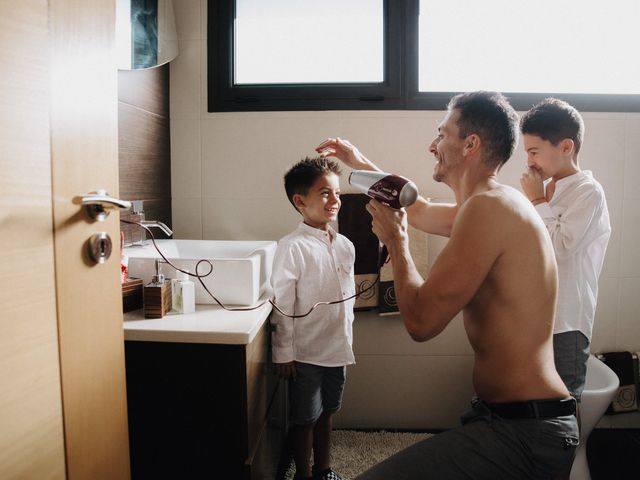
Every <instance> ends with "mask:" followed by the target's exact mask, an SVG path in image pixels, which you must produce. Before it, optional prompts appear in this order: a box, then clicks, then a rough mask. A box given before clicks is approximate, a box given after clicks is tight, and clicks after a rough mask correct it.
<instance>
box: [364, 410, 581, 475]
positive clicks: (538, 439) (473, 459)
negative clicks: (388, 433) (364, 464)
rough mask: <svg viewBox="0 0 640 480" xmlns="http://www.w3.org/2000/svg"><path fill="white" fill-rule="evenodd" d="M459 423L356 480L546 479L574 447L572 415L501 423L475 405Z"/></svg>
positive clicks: (575, 431) (569, 457)
mask: <svg viewBox="0 0 640 480" xmlns="http://www.w3.org/2000/svg"><path fill="white" fill-rule="evenodd" d="M462 424H463V426H462V427H460V428H456V429H453V430H448V431H446V432H444V433H439V434H437V435H435V436H434V437H432V438H429V439H427V440H423V441H421V442H418V443H416V444H415V445H413V446H411V447H408V448H406V449H404V450H402V451H401V452H399V453H396V454H395V455H393V456H391V457H389V458H388V459H386V460H385V461H383V462H382V463H379V464H378V465H376V466H374V467H372V468H371V469H369V470H367V471H366V472H365V473H363V474H362V475H360V476H358V477H357V480H383V479H385V480H388V479H391V478H392V479H394V480H418V479H419V480H423V479H437V480H443V479H446V480H457V479H466V480H469V479H486V480H498V479H515V480H522V479H549V478H553V477H554V476H555V474H556V473H557V472H558V471H560V470H561V469H562V468H563V467H565V466H566V465H567V464H568V463H569V461H571V460H572V459H573V456H574V453H575V450H576V448H577V445H578V424H577V422H576V417H575V416H574V415H569V416H562V417H554V418H546V419H504V418H502V417H500V416H498V415H495V414H493V413H491V411H489V410H488V408H487V407H486V405H485V404H484V403H483V402H474V403H472V410H471V411H470V412H468V413H466V414H465V415H464V416H463V417H462Z"/></svg>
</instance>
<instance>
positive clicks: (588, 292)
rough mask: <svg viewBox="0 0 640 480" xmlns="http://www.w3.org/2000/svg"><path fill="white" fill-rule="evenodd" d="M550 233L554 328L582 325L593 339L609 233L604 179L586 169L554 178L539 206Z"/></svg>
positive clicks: (561, 330)
mask: <svg viewBox="0 0 640 480" xmlns="http://www.w3.org/2000/svg"><path fill="white" fill-rule="evenodd" d="M536 210H537V211H538V213H539V214H540V216H541V217H542V219H543V221H544V223H545V225H546V226H547V230H548V231H549V234H550V236H551V240H552V242H553V247H554V249H555V253H556V261H557V262H558V303H557V307H556V319H555V325H554V330H553V331H554V333H562V332H568V331H572V330H579V331H581V332H582V333H584V335H585V336H586V337H587V338H588V339H589V340H591V334H592V331H593V320H594V317H595V310H596V302H597V299H598V278H599V276H600V272H601V271H602V265H603V263H604V256H605V253H606V251H607V244H608V243H609V237H610V236H611V225H610V222H609V211H608V209H607V201H606V199H605V195H604V191H603V189H602V186H601V185H600V183H598V182H597V181H596V180H595V179H594V178H593V174H592V173H591V172H590V171H588V170H583V171H580V172H577V173H575V174H573V175H570V176H568V177H565V178H562V179H560V180H558V181H557V182H556V187H555V192H554V194H553V197H552V198H551V201H550V202H549V203H547V202H543V203H540V204H538V205H536Z"/></svg>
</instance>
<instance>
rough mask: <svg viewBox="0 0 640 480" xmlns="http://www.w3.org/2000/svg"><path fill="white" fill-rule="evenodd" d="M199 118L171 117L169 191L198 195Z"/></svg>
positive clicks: (177, 195)
mask: <svg viewBox="0 0 640 480" xmlns="http://www.w3.org/2000/svg"><path fill="white" fill-rule="evenodd" d="M201 155H202V152H201V141H200V120H199V119H192V118H172V119H171V193H172V195H173V196H174V197H182V198H184V197H187V198H188V197H192V198H193V197H200V196H201V193H202V191H201V179H202V161H201Z"/></svg>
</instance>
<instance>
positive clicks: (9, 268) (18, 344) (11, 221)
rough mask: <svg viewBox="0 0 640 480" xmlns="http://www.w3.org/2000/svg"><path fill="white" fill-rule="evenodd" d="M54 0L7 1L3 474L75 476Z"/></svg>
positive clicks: (2, 9) (0, 122) (0, 104)
mask: <svg viewBox="0 0 640 480" xmlns="http://www.w3.org/2000/svg"><path fill="white" fill-rule="evenodd" d="M47 24H48V10H47V2H43V1H36V0H25V1H20V2H9V1H4V0H3V1H1V2H0V49H2V52H3V55H2V67H1V69H2V70H1V72H2V74H1V75H0V233H1V235H0V265H1V267H0V269H1V271H2V277H3V279H4V280H5V281H4V282H3V283H4V286H3V287H2V288H0V478H2V479H14V478H38V479H45V478H46V479H61V478H64V477H65V460H64V444H63V431H62V404H61V395H60V368H59V363H58V328H57V318H56V289H55V281H54V277H55V273H54V253H53V227H52V219H51V156H50V143H49V134H50V128H49V74H50V63H49V61H50V60H49V49H48V48H47V45H48V26H47Z"/></svg>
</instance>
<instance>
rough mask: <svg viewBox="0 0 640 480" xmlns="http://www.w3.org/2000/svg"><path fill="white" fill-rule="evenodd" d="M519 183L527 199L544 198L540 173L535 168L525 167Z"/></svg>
mask: <svg viewBox="0 0 640 480" xmlns="http://www.w3.org/2000/svg"><path fill="white" fill-rule="evenodd" d="M520 185H522V190H523V191H524V194H525V195H526V196H527V198H528V199H529V201H534V200H539V199H544V198H545V195H544V182H543V181H542V175H541V174H540V172H539V171H538V170H536V169H535V168H527V171H526V172H524V173H523V174H522V177H521V178H520Z"/></svg>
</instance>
